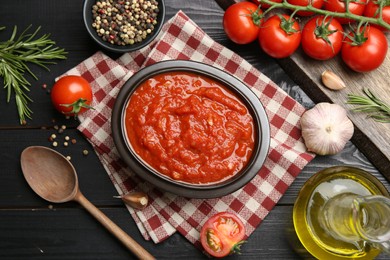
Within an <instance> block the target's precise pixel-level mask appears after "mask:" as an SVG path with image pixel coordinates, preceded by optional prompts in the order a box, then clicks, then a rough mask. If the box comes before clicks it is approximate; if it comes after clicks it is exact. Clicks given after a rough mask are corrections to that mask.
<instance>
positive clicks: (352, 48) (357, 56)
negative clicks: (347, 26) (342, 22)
mask: <svg viewBox="0 0 390 260" xmlns="http://www.w3.org/2000/svg"><path fill="white" fill-rule="evenodd" d="M354 34H356V36H355V35H354ZM350 37H351V38H353V39H359V38H360V39H362V38H365V39H366V40H364V39H363V40H361V41H362V43H361V44H358V45H356V43H355V44H351V43H353V41H352V40H351V38H350ZM386 53H387V38H386V36H385V35H384V33H383V32H382V31H380V30H379V29H377V28H375V27H364V28H361V29H360V31H359V33H357V32H351V33H350V34H349V37H346V38H345V41H344V43H343V45H342V47H341V57H342V59H343V61H344V62H345V63H346V64H347V65H348V67H350V68H351V69H353V70H355V71H358V72H366V71H371V70H374V69H376V68H378V67H379V66H380V65H381V64H382V62H383V61H384V59H385V57H386Z"/></svg>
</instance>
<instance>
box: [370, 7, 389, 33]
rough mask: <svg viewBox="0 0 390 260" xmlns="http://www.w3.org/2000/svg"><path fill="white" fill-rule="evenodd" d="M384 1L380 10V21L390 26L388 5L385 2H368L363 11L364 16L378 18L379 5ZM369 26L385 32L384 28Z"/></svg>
mask: <svg viewBox="0 0 390 260" xmlns="http://www.w3.org/2000/svg"><path fill="white" fill-rule="evenodd" d="M381 1H384V6H383V8H382V19H383V21H385V22H386V23H388V24H390V3H389V1H387V0H369V2H368V3H367V5H366V8H365V9H364V16H366V17H375V18H378V17H379V4H381V3H380V2H381ZM371 26H374V27H376V28H378V29H380V30H382V31H387V29H386V28H384V27H382V26H380V25H376V24H372V25H371Z"/></svg>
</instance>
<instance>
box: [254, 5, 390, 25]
mask: <svg viewBox="0 0 390 260" xmlns="http://www.w3.org/2000/svg"><path fill="white" fill-rule="evenodd" d="M350 2H353V0H345V6H346V11H345V12H344V13H337V12H331V11H328V10H323V9H318V8H315V7H314V6H312V5H311V4H309V5H308V6H298V5H293V4H290V3H288V2H287V0H283V2H281V3H275V2H272V1H270V0H260V3H261V4H268V5H270V7H269V8H268V9H267V10H265V11H264V13H263V15H265V14H267V13H268V12H270V11H271V10H273V9H276V8H282V9H288V10H291V11H293V14H295V13H296V12H298V11H309V12H313V13H316V14H319V15H324V16H332V17H336V18H348V19H353V20H355V21H357V22H359V24H364V23H366V24H367V23H371V24H377V25H380V26H382V27H384V28H386V29H387V30H390V24H388V23H386V22H385V21H384V20H383V19H382V9H383V7H384V6H386V0H378V1H377V2H378V4H379V8H378V12H379V17H378V18H372V17H366V16H361V15H356V14H353V13H351V12H350V11H349V9H348V6H349V3H350Z"/></svg>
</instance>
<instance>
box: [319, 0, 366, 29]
mask: <svg viewBox="0 0 390 260" xmlns="http://www.w3.org/2000/svg"><path fill="white" fill-rule="evenodd" d="M324 3H325V4H324V8H325V9H326V10H328V11H332V12H336V13H345V1H344V0H326V1H325V2H324ZM366 3H367V0H356V1H350V2H349V11H350V12H351V13H352V14H356V15H363V12H364V8H365V7H366ZM336 19H337V20H339V22H340V23H341V24H348V23H353V22H355V20H353V19H348V18H338V17H337V18H336Z"/></svg>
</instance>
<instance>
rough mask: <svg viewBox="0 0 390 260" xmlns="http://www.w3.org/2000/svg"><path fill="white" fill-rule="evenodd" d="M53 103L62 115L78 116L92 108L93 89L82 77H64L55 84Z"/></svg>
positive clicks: (52, 93) (52, 94) (52, 96)
mask: <svg viewBox="0 0 390 260" xmlns="http://www.w3.org/2000/svg"><path fill="white" fill-rule="evenodd" d="M51 101H52V103H53V105H54V107H55V108H56V109H57V110H58V111H59V112H61V113H62V114H66V115H77V114H79V113H82V112H83V111H85V110H86V109H89V108H91V107H90V106H89V105H90V104H91V102H92V89H91V86H90V85H89V83H88V81H86V80H85V79H84V78H82V77H81V76H74V75H70V76H64V77H62V78H60V79H59V80H58V81H57V82H56V83H55V84H54V86H53V88H52V90H51Z"/></svg>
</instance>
